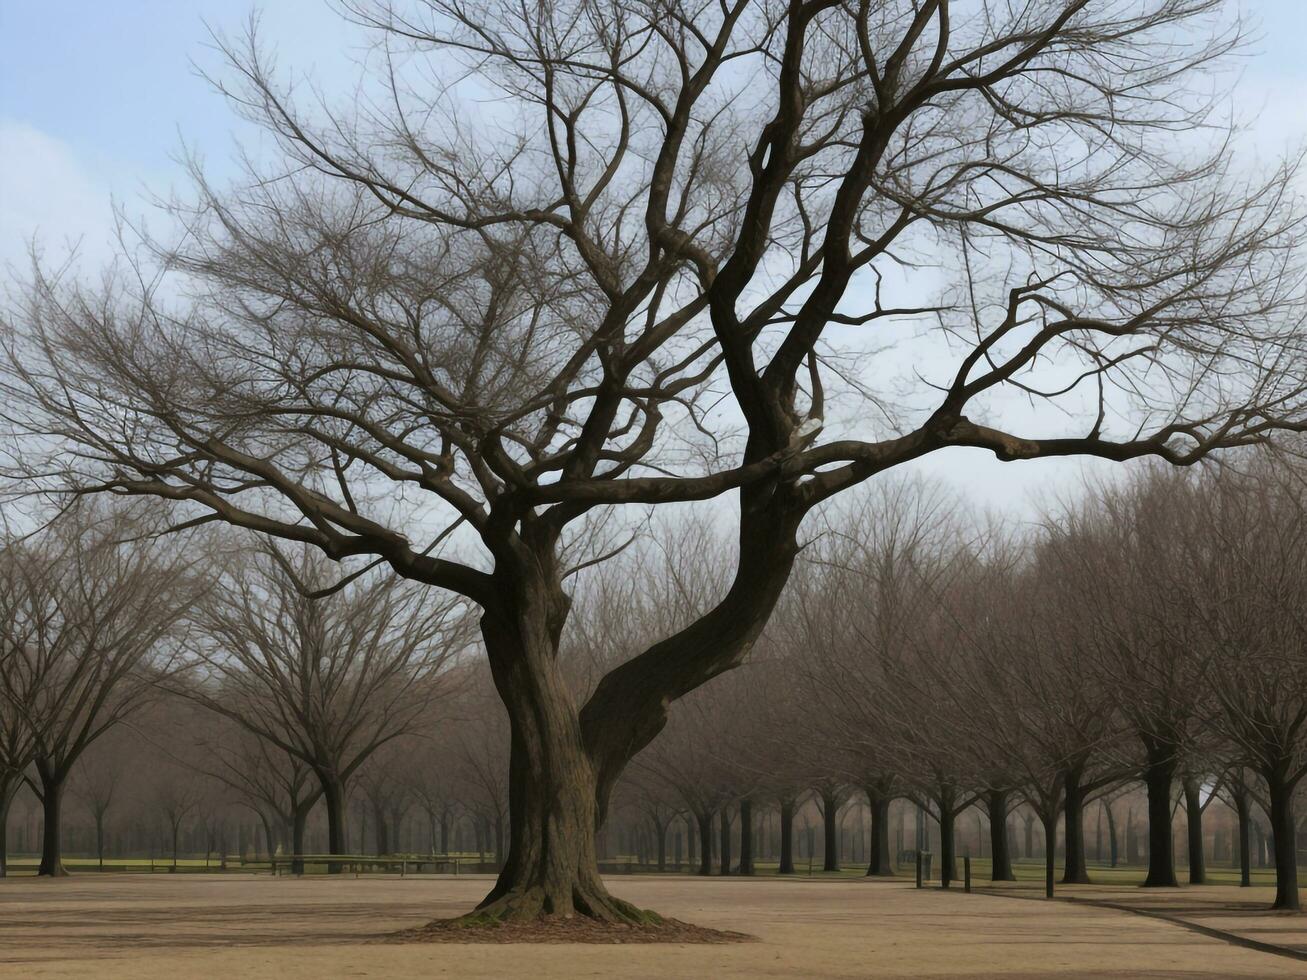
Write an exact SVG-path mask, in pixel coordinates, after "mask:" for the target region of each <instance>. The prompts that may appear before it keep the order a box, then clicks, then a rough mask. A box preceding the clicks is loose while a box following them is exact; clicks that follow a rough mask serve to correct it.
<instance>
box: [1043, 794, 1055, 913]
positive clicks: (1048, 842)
mask: <svg viewBox="0 0 1307 980" xmlns="http://www.w3.org/2000/svg"><path fill="white" fill-rule="evenodd" d="M1041 819H1042V821H1043V824H1044V897H1045V898H1052V897H1053V881H1054V879H1055V878H1056V876H1057V848H1056V847H1054V846H1053V842H1054V841H1055V840H1057V810H1055V809H1054V810H1052V811H1051V812H1050V813H1046V814H1043V816H1042V818H1041Z"/></svg>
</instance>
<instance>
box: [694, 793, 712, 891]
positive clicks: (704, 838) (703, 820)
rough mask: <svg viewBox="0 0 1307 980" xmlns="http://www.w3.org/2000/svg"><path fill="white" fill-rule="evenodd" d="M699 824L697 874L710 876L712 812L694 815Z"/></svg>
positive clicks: (705, 811) (701, 812)
mask: <svg viewBox="0 0 1307 980" xmlns="http://www.w3.org/2000/svg"><path fill="white" fill-rule="evenodd" d="M695 819H696V820H698V823H699V874H700V875H701V876H703V877H705V878H706V877H708V876H709V875H710V874H712V811H711V810H700V811H699V812H698V813H696V814H695Z"/></svg>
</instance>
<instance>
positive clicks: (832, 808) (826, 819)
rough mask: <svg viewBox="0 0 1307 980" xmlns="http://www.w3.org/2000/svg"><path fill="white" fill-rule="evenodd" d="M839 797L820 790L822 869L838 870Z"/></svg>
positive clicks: (830, 792)
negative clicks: (822, 839) (822, 838)
mask: <svg viewBox="0 0 1307 980" xmlns="http://www.w3.org/2000/svg"><path fill="white" fill-rule="evenodd" d="M838 811H839V798H838V797H837V796H836V795H835V793H833V792H832V791H830V790H822V791H821V820H822V835H823V837H824V838H825V839H824V841H823V844H824V845H825V846H824V848H823V860H822V866H821V870H822V871H838V870H840V825H839V813H838Z"/></svg>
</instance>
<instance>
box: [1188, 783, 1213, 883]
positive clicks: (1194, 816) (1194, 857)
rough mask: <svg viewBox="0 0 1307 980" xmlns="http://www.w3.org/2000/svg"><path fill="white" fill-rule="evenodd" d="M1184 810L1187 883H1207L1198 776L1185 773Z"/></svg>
mask: <svg viewBox="0 0 1307 980" xmlns="http://www.w3.org/2000/svg"><path fill="white" fill-rule="evenodd" d="M1183 786H1184V812H1185V822H1186V824H1187V831H1188V833H1187V836H1188V843H1189V884H1191V885H1205V884H1207V862H1206V861H1205V859H1204V857H1203V804H1202V800H1201V799H1200V797H1199V788H1200V787H1199V782H1198V777H1197V776H1194V775H1193V774H1191V773H1185V776H1184V780H1183Z"/></svg>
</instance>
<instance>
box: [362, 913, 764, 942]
mask: <svg viewBox="0 0 1307 980" xmlns="http://www.w3.org/2000/svg"><path fill="white" fill-rule="evenodd" d="M757 939H758V937H757V936H750V935H748V934H747V933H743V932H735V931H733V930H730V929H708V928H705V927H704V926H696V925H692V924H691V923H689V922H682V921H681V920H680V919H667V918H664V919H662V921H660V922H647V923H640V924H638V925H636V924H632V923H628V922H598V921H596V920H594V919H586V918H583V917H581V916H575V915H573V916H550V917H548V918H545V919H540V920H537V921H535V922H496V921H489V922H477V921H470V920H469V919H467V918H457V919H437V920H436V921H434V922H428V923H427V924H426V925H424V926H418V927H417V928H416V929H405V930H403V931H402V932H397V933H394V934H393V935H391V936H387V937H386V938H385V939H384V940H382V941H383V942H393V943H599V944H620V943H701V944H709V945H716V944H720V943H752V942H757Z"/></svg>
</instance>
